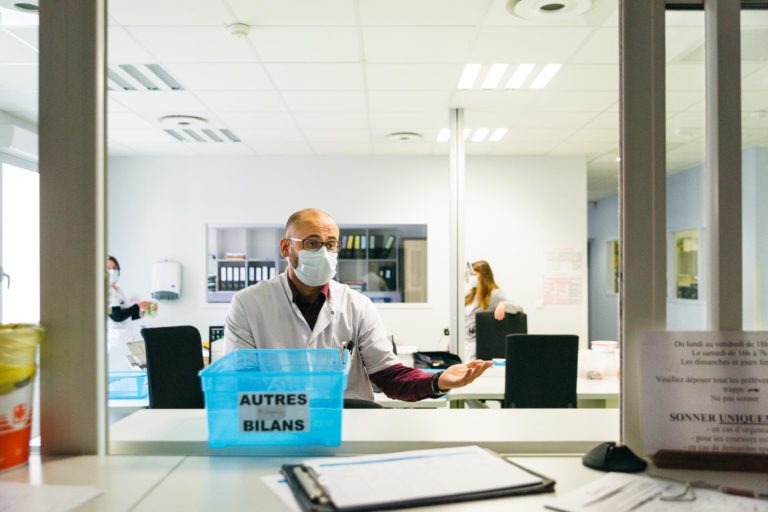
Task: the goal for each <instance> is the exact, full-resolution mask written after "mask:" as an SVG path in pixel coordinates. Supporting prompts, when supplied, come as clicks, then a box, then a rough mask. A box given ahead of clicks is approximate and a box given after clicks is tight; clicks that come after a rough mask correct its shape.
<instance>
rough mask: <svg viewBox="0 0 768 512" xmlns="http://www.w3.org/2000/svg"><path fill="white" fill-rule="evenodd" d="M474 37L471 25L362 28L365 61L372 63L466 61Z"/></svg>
mask: <svg viewBox="0 0 768 512" xmlns="http://www.w3.org/2000/svg"><path fill="white" fill-rule="evenodd" d="M474 39H475V30H474V29H472V28H461V27H439V28H438V27H387V28H376V27H372V28H363V47H364V49H365V61H366V62H369V63H410V62H427V63H445V62H453V63H455V62H467V60H466V59H467V58H468V56H469V48H470V47H471V45H472V42H473V41H474ZM456 80H458V77H456Z"/></svg>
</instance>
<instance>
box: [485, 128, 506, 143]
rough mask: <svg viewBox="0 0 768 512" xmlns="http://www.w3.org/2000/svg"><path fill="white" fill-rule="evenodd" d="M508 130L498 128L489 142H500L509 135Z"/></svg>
mask: <svg viewBox="0 0 768 512" xmlns="http://www.w3.org/2000/svg"><path fill="white" fill-rule="evenodd" d="M507 131H508V129H507V128H496V129H495V130H493V133H492V134H491V136H490V137H489V138H488V142H499V141H500V140H501V139H503V138H504V136H505V135H506V134H507Z"/></svg>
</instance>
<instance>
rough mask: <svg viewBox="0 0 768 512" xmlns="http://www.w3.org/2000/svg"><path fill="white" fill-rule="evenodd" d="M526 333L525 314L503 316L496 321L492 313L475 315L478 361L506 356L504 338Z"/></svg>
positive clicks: (526, 320)
mask: <svg viewBox="0 0 768 512" xmlns="http://www.w3.org/2000/svg"><path fill="white" fill-rule="evenodd" d="M527 332H528V317H527V316H526V315H525V313H516V314H514V315H511V314H509V313H507V314H506V315H504V320H496V319H495V318H493V313H477V314H476V315H475V340H476V342H477V347H476V350H477V356H476V357H477V358H478V359H486V360H487V359H494V358H502V357H504V355H505V354H506V350H507V349H506V345H505V338H506V336H507V334H525V333H527Z"/></svg>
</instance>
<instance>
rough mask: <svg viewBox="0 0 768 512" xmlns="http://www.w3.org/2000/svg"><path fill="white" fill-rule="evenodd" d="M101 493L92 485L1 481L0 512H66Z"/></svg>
mask: <svg viewBox="0 0 768 512" xmlns="http://www.w3.org/2000/svg"><path fill="white" fill-rule="evenodd" d="M101 493H102V491H101V490H99V489H97V488H96V487H94V486H92V485H31V484H22V483H16V482H0V512H30V511H34V512H66V511H68V510H72V509H74V508H75V507H77V506H79V505H82V504H83V503H85V502H87V501H89V500H92V499H93V498H95V497H96V496H98V495H99V494H101Z"/></svg>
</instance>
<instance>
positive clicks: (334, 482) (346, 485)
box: [304, 446, 542, 508]
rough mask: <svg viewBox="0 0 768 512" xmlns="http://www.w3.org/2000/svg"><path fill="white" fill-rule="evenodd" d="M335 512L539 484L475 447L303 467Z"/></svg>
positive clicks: (318, 461) (312, 463)
mask: <svg viewBox="0 0 768 512" xmlns="http://www.w3.org/2000/svg"><path fill="white" fill-rule="evenodd" d="M304 464H305V465H306V466H308V467H310V468H312V470H314V471H315V473H316V474H317V475H318V476H319V481H320V483H321V484H322V485H323V487H324V488H325V490H326V491H327V492H328V494H329V495H330V497H331V500H332V501H333V503H334V504H335V505H336V506H337V507H339V508H344V507H352V506H357V505H363V504H373V503H376V504H379V503H381V504H383V503H392V502H394V503H399V502H403V501H409V500H413V499H417V498H426V497H435V496H445V495H454V494H455V495H460V494H466V493H470V492H479V491H489V490H494V489H508V488H512V487H522V486H528V485H535V484H538V483H541V482H542V480H541V478H539V477H537V476H535V475H532V474H531V473H528V472H527V471H525V470H524V469H522V468H520V467H518V466H515V465H512V464H510V463H508V462H506V461H505V460H504V459H502V458H500V457H499V456H497V455H496V454H494V453H492V452H489V451H488V450H484V449H482V448H480V447H478V446H463V447H458V448H445V449H436V450H414V451H408V452H396V453H387V454H380V455H368V456H362V457H348V458H340V457H336V458H328V459H315V460H310V461H305V463H304Z"/></svg>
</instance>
